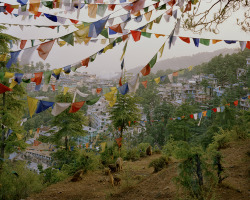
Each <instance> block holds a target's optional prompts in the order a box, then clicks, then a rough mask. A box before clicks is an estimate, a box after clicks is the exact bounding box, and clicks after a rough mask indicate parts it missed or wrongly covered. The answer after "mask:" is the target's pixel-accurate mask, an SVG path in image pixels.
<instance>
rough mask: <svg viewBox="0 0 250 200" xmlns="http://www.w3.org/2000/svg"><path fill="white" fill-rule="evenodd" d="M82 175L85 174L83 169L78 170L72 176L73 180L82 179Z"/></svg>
mask: <svg viewBox="0 0 250 200" xmlns="http://www.w3.org/2000/svg"><path fill="white" fill-rule="evenodd" d="M82 175H83V170H79V171H77V172H76V173H75V174H74V176H73V177H72V179H71V181H72V182H77V181H80V180H82Z"/></svg>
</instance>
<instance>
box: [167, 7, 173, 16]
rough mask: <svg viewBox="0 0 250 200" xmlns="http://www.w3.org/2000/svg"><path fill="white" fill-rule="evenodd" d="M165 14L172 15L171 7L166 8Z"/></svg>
mask: <svg viewBox="0 0 250 200" xmlns="http://www.w3.org/2000/svg"><path fill="white" fill-rule="evenodd" d="M166 14H167V15H170V16H172V15H173V8H170V9H168V10H167V12H166Z"/></svg>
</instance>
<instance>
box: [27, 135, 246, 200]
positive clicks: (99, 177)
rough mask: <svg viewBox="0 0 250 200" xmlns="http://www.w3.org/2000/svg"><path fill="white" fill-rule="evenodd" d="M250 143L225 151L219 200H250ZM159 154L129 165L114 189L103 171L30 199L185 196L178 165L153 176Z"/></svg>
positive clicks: (233, 145)
mask: <svg viewBox="0 0 250 200" xmlns="http://www.w3.org/2000/svg"><path fill="white" fill-rule="evenodd" d="M249 142H250V140H249V139H248V140H243V141H237V142H232V143H229V145H228V148H226V149H223V150H221V153H222V155H223V163H222V164H223V166H224V168H225V171H226V174H227V176H228V177H227V178H226V179H225V180H224V181H223V183H222V184H221V185H220V186H219V187H218V188H217V190H216V194H215V195H216V196H215V197H216V199H218V200H235V199H237V200H247V199H249V197H250V193H249V166H250V157H249V152H250V145H249ZM159 157H160V155H159V154H155V155H153V156H150V157H146V158H144V159H142V160H140V161H136V162H126V163H125V164H124V169H123V171H122V172H121V173H119V174H118V176H120V177H121V179H122V183H121V186H118V187H117V186H116V187H114V188H113V187H111V184H110V183H109V182H108V177H107V176H105V175H104V173H103V172H102V171H101V170H100V171H96V172H90V173H88V174H86V175H84V177H83V180H81V181H80V182H70V181H69V180H70V179H68V180H65V181H63V182H60V183H57V184H55V185H51V186H50V187H48V188H46V189H45V190H44V191H42V192H41V193H39V194H35V195H33V196H31V197H29V198H28V200H45V199H47V200H52V199H53V200H56V199H61V200H88V199H89V200H104V199H110V200H120V199H121V200H131V199H133V200H152V199H159V200H166V199H168V200H172V199H173V200H174V199H178V197H180V198H181V197H184V193H183V192H182V191H181V189H180V188H177V187H176V185H175V184H174V182H173V177H175V176H176V175H177V173H178V162H172V163H170V164H169V166H168V167H167V168H166V169H164V170H162V171H160V172H158V173H153V169H152V168H148V164H149V163H150V162H151V161H152V160H153V159H156V158H159Z"/></svg>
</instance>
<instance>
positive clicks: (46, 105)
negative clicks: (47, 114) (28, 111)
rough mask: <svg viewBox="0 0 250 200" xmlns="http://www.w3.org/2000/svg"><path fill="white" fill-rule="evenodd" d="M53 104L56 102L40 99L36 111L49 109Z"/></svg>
mask: <svg viewBox="0 0 250 200" xmlns="http://www.w3.org/2000/svg"><path fill="white" fill-rule="evenodd" d="M53 105H54V102H49V101H42V100H40V101H39V104H38V106H37V109H36V113H40V112H43V111H45V110H47V109H48V108H50V107H53Z"/></svg>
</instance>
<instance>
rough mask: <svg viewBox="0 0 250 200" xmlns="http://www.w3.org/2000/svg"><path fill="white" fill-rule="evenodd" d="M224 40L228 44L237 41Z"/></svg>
mask: <svg viewBox="0 0 250 200" xmlns="http://www.w3.org/2000/svg"><path fill="white" fill-rule="evenodd" d="M224 42H225V43H227V44H234V43H236V42H237V41H235V40H224Z"/></svg>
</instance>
